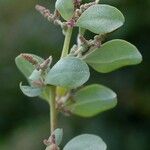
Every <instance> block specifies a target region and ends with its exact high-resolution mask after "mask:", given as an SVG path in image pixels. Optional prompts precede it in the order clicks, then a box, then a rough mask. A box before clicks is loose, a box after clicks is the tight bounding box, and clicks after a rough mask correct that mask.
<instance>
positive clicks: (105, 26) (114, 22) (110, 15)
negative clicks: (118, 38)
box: [76, 4, 125, 34]
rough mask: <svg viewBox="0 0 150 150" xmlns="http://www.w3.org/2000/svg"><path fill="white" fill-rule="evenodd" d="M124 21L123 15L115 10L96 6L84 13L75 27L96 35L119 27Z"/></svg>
mask: <svg viewBox="0 0 150 150" xmlns="http://www.w3.org/2000/svg"><path fill="white" fill-rule="evenodd" d="M124 21H125V19H124V16H123V14H122V13H121V12H120V11H119V10H118V9H117V8H115V7H113V6H109V5H105V4H97V5H93V6H91V7H89V8H88V9H87V10H86V11H84V12H83V14H82V15H81V16H80V18H79V19H78V21H77V24H76V25H77V26H79V27H82V28H85V29H88V30H90V31H91V32H94V33H96V34H106V33H110V32H112V31H114V30H116V29H118V28H119V27H121V26H122V25H123V24H124Z"/></svg>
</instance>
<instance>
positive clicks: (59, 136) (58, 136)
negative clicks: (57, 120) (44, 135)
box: [53, 128, 63, 146]
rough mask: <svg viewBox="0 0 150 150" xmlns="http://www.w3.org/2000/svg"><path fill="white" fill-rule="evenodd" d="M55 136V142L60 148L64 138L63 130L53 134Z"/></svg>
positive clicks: (57, 130)
mask: <svg viewBox="0 0 150 150" xmlns="http://www.w3.org/2000/svg"><path fill="white" fill-rule="evenodd" d="M53 134H54V135H55V142H56V144H57V145H58V146H59V145H60V143H61V141H62V137H63V129H59V128H58V129H56V130H55V131H54V132H53Z"/></svg>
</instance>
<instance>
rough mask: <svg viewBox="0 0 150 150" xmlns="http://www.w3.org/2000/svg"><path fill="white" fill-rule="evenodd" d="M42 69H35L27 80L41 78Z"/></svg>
mask: <svg viewBox="0 0 150 150" xmlns="http://www.w3.org/2000/svg"><path fill="white" fill-rule="evenodd" d="M41 74H42V70H37V69H35V70H34V71H33V72H32V74H31V75H30V76H29V80H31V81H38V80H40V79H41Z"/></svg>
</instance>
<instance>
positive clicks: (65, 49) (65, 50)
mask: <svg viewBox="0 0 150 150" xmlns="http://www.w3.org/2000/svg"><path fill="white" fill-rule="evenodd" d="M71 36H72V28H68V29H67V31H66V35H65V41H64V46H63V50H62V54H61V58H63V57H66V56H67V55H68V52H69V45H70V40H71Z"/></svg>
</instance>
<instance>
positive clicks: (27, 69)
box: [15, 54, 44, 78]
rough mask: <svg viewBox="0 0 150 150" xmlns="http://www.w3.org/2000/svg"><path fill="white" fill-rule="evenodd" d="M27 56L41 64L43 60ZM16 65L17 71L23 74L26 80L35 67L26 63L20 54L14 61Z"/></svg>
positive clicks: (34, 56)
mask: <svg viewBox="0 0 150 150" xmlns="http://www.w3.org/2000/svg"><path fill="white" fill-rule="evenodd" d="M27 55H31V56H32V57H33V58H34V59H36V60H37V61H38V62H39V63H42V62H43V61H44V60H43V59H42V58H41V57H39V56H36V55H33V54H27ZM15 62H16V65H17V67H18V69H19V70H20V71H21V72H22V73H23V75H24V76H25V77H26V78H28V77H29V76H30V75H31V73H32V72H33V70H34V69H35V66H34V65H33V64H31V63H30V62H28V61H27V60H25V59H24V58H23V57H22V54H20V55H19V56H17V57H16V59H15Z"/></svg>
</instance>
